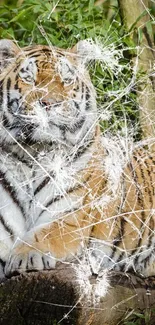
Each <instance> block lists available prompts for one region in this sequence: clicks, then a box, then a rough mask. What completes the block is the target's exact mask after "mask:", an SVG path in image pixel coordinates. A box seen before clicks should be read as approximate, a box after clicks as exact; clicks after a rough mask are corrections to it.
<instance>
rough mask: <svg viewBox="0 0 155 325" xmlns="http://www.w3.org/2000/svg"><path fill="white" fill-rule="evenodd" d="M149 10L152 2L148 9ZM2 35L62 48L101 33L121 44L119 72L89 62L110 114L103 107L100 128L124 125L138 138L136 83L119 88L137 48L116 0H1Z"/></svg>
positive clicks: (102, 102)
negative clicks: (125, 26) (132, 85)
mask: <svg viewBox="0 0 155 325" xmlns="http://www.w3.org/2000/svg"><path fill="white" fill-rule="evenodd" d="M153 10H154V7H153V2H152V8H151V14H153ZM0 37H1V38H11V39H15V40H17V41H18V43H19V45H20V46H21V47H22V46H25V45H28V44H31V43H33V44H34V43H37V44H49V43H51V44H52V45H56V46H59V47H64V48H67V47H72V46H73V45H74V44H75V43H77V41H78V40H81V39H85V38H92V39H96V38H99V39H100V42H101V43H102V44H103V45H104V46H105V47H106V46H110V45H111V44H114V45H115V47H116V48H117V49H119V50H120V49H123V54H124V55H123V58H121V59H120V61H119V64H120V65H121V66H122V69H121V71H120V72H119V73H115V74H113V72H112V71H110V68H107V69H103V68H102V67H101V66H100V64H96V65H95V66H93V67H92V66H91V67H92V69H91V67H90V70H91V75H92V79H93V82H94V85H95V87H96V91H97V98H98V105H99V108H101V110H102V111H103V109H104V110H106V108H107V107H108V113H109V112H110V117H109V119H108V120H106V119H105V115H106V113H105V114H104V118H103V119H102V123H101V125H102V129H103V131H105V130H110V131H114V132H115V131H117V132H118V131H120V133H121V134H122V133H124V132H126V125H127V126H130V129H131V127H132V129H133V130H134V132H133V133H134V136H135V137H136V138H139V137H140V130H139V124H138V109H137V104H136V96H135V89H134V87H131V88H130V91H129V92H125V94H123V92H124V89H125V88H126V87H127V85H129V84H130V81H131V78H132V68H131V65H130V58H131V56H132V55H134V53H135V52H134V44H133V42H132V41H131V38H130V35H127V34H126V32H125V29H124V26H123V25H122V23H121V18H120V14H119V8H118V3H117V0H98V1H94V0H71V1H69V0H59V1H58V0H54V1H49V0H43V1H40V0H25V1H22V0H18V1H15V0H6V1H2V0H1V1H0ZM120 91H122V93H121V92H120ZM118 93H119V95H118ZM105 112H106V111H105ZM107 116H109V114H107Z"/></svg>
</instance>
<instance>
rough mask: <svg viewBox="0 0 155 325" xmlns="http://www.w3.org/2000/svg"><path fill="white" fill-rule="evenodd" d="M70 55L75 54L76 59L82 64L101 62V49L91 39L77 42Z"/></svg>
mask: <svg viewBox="0 0 155 325" xmlns="http://www.w3.org/2000/svg"><path fill="white" fill-rule="evenodd" d="M71 53H75V54H77V59H78V60H79V61H80V62H81V63H83V64H87V63H89V62H90V61H97V60H102V53H101V48H100V47H99V46H98V44H96V43H95V42H94V41H93V40H91V39H86V40H81V41H79V42H78V43H77V44H76V45H75V46H74V47H73V48H72V49H71Z"/></svg>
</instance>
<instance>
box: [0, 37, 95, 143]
mask: <svg viewBox="0 0 155 325" xmlns="http://www.w3.org/2000/svg"><path fill="white" fill-rule="evenodd" d="M81 42H82V41H81ZM81 48H82V47H81V45H77V46H75V47H74V48H73V49H70V50H62V49H59V48H56V47H48V46H41V45H38V46H37V45H36V46H29V47H25V48H22V49H20V48H18V47H17V46H16V45H15V44H14V43H13V42H12V41H9V40H1V41H0V56H1V57H0V63H1V75H0V86H1V88H0V118H1V125H2V128H1V131H0V136H1V140H2V141H5V142H10V143H11V142H12V141H14V139H15V140H16V141H22V142H37V141H47V142H51V141H60V142H68V143H71V144H75V143H77V142H78V141H79V140H80V139H81V137H82V136H84V135H85V133H86V132H88V130H89V129H90V127H91V126H92V125H93V123H94V120H95V119H96V101H95V92H94V88H93V86H92V83H91V81H90V78H89V74H88V72H87V70H86V67H85V64H83V62H82V54H81Z"/></svg>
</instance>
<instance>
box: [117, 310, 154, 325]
mask: <svg viewBox="0 0 155 325" xmlns="http://www.w3.org/2000/svg"><path fill="white" fill-rule="evenodd" d="M154 322H155V310H154V309H152V310H150V309H146V310H145V312H144V313H142V312H131V313H130V315H129V316H128V317H127V318H126V320H125V321H124V322H123V323H121V324H120V325H154Z"/></svg>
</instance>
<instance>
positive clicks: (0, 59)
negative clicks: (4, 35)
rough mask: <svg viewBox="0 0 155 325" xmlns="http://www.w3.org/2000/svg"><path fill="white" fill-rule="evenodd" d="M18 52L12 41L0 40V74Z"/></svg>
mask: <svg viewBox="0 0 155 325" xmlns="http://www.w3.org/2000/svg"><path fill="white" fill-rule="evenodd" d="M18 52H19V48H18V47H17V45H16V44H15V43H14V42H13V41H11V40H8V39H3V40H0V73H2V72H3V70H4V69H5V68H6V67H7V66H8V65H9V64H10V63H11V62H12V59H13V58H14V57H15V56H16V54H17V53H18Z"/></svg>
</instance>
